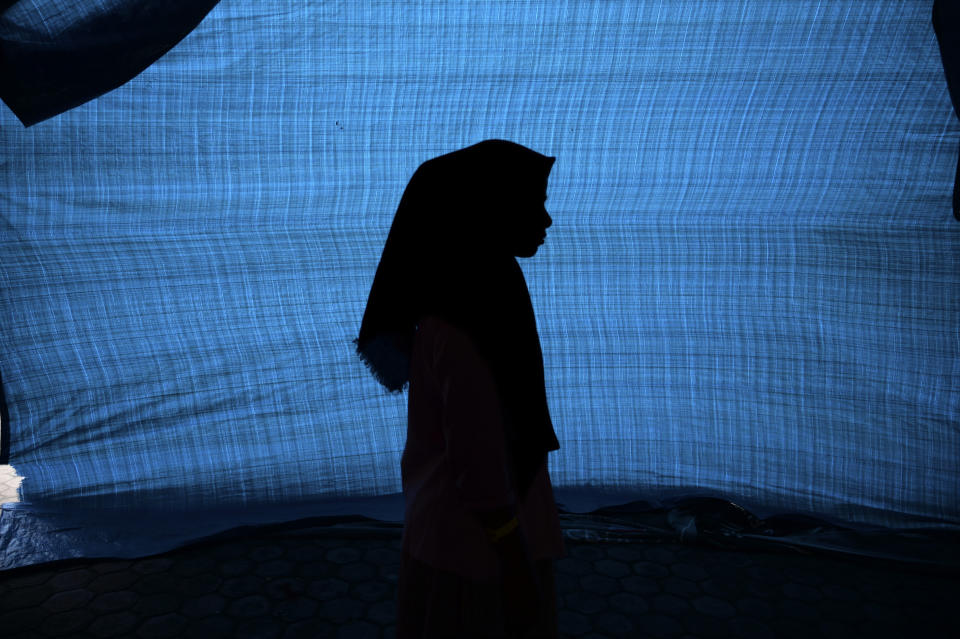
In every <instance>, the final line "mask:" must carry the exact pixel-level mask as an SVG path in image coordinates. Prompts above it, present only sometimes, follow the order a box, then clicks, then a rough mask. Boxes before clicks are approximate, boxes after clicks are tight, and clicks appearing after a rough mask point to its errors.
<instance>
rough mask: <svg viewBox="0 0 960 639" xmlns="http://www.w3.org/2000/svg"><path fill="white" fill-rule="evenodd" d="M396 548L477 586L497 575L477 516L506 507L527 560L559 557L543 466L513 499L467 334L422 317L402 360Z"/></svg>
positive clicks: (487, 381) (498, 426)
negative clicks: (406, 375) (400, 507)
mask: <svg viewBox="0 0 960 639" xmlns="http://www.w3.org/2000/svg"><path fill="white" fill-rule="evenodd" d="M400 470H401V476H402V479H403V493H404V498H405V501H406V507H405V513H404V528H403V540H402V542H401V543H402V548H403V550H404V551H405V552H407V553H409V554H410V555H412V556H413V557H415V558H416V559H419V560H420V561H422V562H425V563H427V564H429V565H431V566H435V567H437V568H440V569H443V570H449V571H451V572H455V573H457V574H461V575H465V576H468V577H470V578H473V579H476V580H492V579H496V578H498V577H499V576H500V567H499V561H498V559H497V556H496V554H495V552H494V549H493V547H492V546H491V545H490V542H489V540H488V539H487V536H486V533H485V532H484V531H483V528H482V526H481V525H480V522H479V520H478V519H477V517H476V515H475V514H474V513H475V511H477V510H487V509H493V508H501V507H505V506H515V507H516V509H517V515H518V518H519V520H520V529H521V530H522V531H523V534H524V536H525V538H526V542H527V548H528V550H529V552H530V556H531V558H533V559H540V558H544V557H562V556H563V555H564V554H565V550H564V545H563V536H562V531H561V529H560V520H559V516H558V513H557V508H556V504H555V503H554V500H553V488H552V487H551V485H550V475H549V473H548V472H547V464H546V463H544V464H543V465H542V466H541V467H540V470H539V471H538V473H537V475H536V477H535V478H534V482H533V485H532V486H531V489H530V491H529V492H528V494H527V497H526V500H525V501H523V502H522V503H518V501H517V497H516V492H515V490H514V488H513V486H512V485H511V483H510V476H509V473H508V471H507V460H506V447H505V438H504V433H503V418H502V415H501V408H500V401H499V398H498V396H497V391H496V382H495V380H494V377H493V373H492V371H491V370H490V368H489V366H488V365H487V364H486V362H485V361H484V360H483V358H482V357H481V356H480V354H479V353H478V351H477V349H476V348H475V346H474V345H473V343H472V342H471V340H470V338H469V336H468V335H467V334H466V333H464V332H463V331H461V330H459V329H457V328H456V327H454V326H452V325H451V324H449V323H447V322H445V321H443V320H442V319H440V318H436V317H427V318H424V319H423V321H422V322H421V323H420V326H419V328H418V331H417V335H416V337H415V339H414V344H413V350H412V355H411V362H410V395H409V402H408V407H407V442H406V446H405V447H404V451H403V457H402V458H401V461H400Z"/></svg>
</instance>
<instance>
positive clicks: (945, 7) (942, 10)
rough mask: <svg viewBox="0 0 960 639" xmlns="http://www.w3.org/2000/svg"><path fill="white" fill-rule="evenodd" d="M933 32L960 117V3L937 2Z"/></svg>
mask: <svg viewBox="0 0 960 639" xmlns="http://www.w3.org/2000/svg"><path fill="white" fill-rule="evenodd" d="M933 31H934V33H936V34H937V42H939V43H940V57H941V58H942V59H943V73H944V75H946V76H947V88H948V89H949V90H950V101H951V102H953V112H954V113H955V114H956V115H957V117H960V2H957V0H946V1H944V0H935V2H934V3H933ZM953 217H955V218H957V220H960V151H958V152H957V176H956V178H955V179H954V182H953Z"/></svg>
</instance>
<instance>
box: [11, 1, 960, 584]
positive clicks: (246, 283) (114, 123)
mask: <svg viewBox="0 0 960 639" xmlns="http://www.w3.org/2000/svg"><path fill="white" fill-rule="evenodd" d="M931 9H932V3H931V2H929V1H907V2H903V1H882V2H881V1H878V2H862V1H860V0H847V1H843V0H838V1H836V2H830V3H823V2H817V1H815V0H813V1H809V2H808V1H799V0H797V1H790V2H783V1H782V0H710V1H708V0H685V1H677V2H661V1H645V2H604V1H596V2H593V1H582V0H581V1H576V2H574V1H567V2H564V1H547V0H537V1H527V0H523V1H517V2H471V3H462V2H428V3H406V2H364V3H356V2H321V3H302V2H292V1H280V0H277V1H264V2H257V3H241V2H230V1H224V2H220V3H219V4H218V5H217V6H216V8H214V9H213V10H212V11H211V12H210V14H209V15H208V16H207V17H206V18H205V19H204V20H203V21H202V22H201V23H200V24H199V26H198V27H197V28H196V29H195V30H194V31H193V32H192V33H190V35H188V36H187V37H186V38H184V39H183V40H182V41H181V42H180V44H178V45H177V46H176V47H174V48H173V49H172V50H171V51H170V52H168V53H167V54H166V55H164V56H163V57H162V58H160V59H159V60H158V61H157V62H156V63H154V64H153V65H151V66H150V67H149V68H147V69H146V70H145V71H144V72H143V73H141V74H140V75H139V76H137V77H136V78H135V79H133V80H132V81H130V82H128V83H126V84H124V85H123V86H121V87H119V88H117V89H115V90H114V91H111V92H110V93H107V94H105V95H103V96H102V97H100V98H97V99H96V100H93V101H91V102H88V103H86V104H84V105H82V106H79V107H77V108H75V109H73V110H71V111H68V112H66V113H64V114H62V115H59V116H57V117H54V118H52V119H49V120H46V121H44V122H41V123H39V124H36V125H34V126H32V127H30V128H24V127H23V126H22V125H21V124H20V122H18V120H17V119H16V117H15V116H14V115H13V114H12V113H10V112H9V111H6V110H3V111H2V112H0V256H2V259H0V374H2V390H3V395H4V399H5V405H6V414H5V415H4V417H5V422H4V425H3V428H4V429H7V433H6V434H7V437H8V443H9V445H8V453H9V462H10V464H12V465H13V466H14V467H15V469H16V470H17V472H18V474H20V475H21V476H23V477H24V480H23V483H22V485H21V487H20V492H21V495H20V497H21V501H22V502H23V503H21V504H20V505H19V506H18V507H17V508H13V507H8V508H6V509H5V510H4V512H3V516H2V518H0V540H3V541H2V542H0V543H4V544H7V545H8V546H9V544H11V543H13V542H12V541H10V540H13V539H18V540H20V541H19V542H18V544H19V545H18V546H17V552H15V553H13V552H10V553H7V554H5V555H3V557H4V559H3V563H2V565H0V568H10V567H14V566H16V565H27V564H31V563H38V562H40V561H47V560H49V559H51V558H55V557H56V556H70V553H72V554H73V556H90V555H91V554H94V556H95V553H97V552H101V550H98V548H102V547H103V545H102V544H101V546H97V543H99V542H98V541H97V540H98V539H99V540H100V541H102V535H103V534H104V533H102V531H101V530H100V529H98V528H97V525H98V524H97V521H98V518H99V520H100V521H107V520H108V519H109V517H108V516H107V515H106V514H103V515H102V516H101V515H98V514H97V513H98V512H99V513H104V512H106V511H110V512H112V513H124V512H134V511H137V512H143V513H148V514H149V513H152V515H150V516H152V517H154V518H155V519H163V520H164V521H165V522H167V525H169V526H172V527H175V528H177V531H176V534H175V535H173V536H171V537H163V536H161V535H153V536H151V535H152V534H153V533H152V532H151V530H150V524H149V521H150V519H149V517H148V516H147V515H144V517H143V518H137V517H127V518H126V521H125V522H123V525H124V526H127V528H126V529H124V530H123V531H121V532H113V533H110V535H111V537H110V539H109V543H108V544H107V546H109V547H110V548H112V549H113V550H114V551H115V552H116V553H117V554H119V553H121V552H127V553H142V554H144V555H146V554H151V553H153V552H160V551H162V550H165V549H168V548H171V547H173V546H175V545H177V544H179V543H183V541H184V540H185V539H188V538H190V537H191V536H199V535H200V531H199V529H200V527H201V526H200V525H199V524H198V525H197V526H196V527H192V522H197V521H199V519H196V518H195V519H191V515H190V513H206V514H208V515H207V516H208V518H209V517H214V516H213V515H209V513H214V512H222V513H223V514H222V515H216V516H215V519H214V521H213V524H211V526H212V527H213V528H219V529H221V530H226V529H228V528H230V527H232V526H236V525H240V524H241V523H244V521H245V519H244V518H245V517H254V518H256V517H260V518H264V517H266V518H270V519H272V520H273V521H282V520H283V519H284V518H293V516H294V514H295V513H301V512H303V509H304V508H307V509H308V510H309V512H312V513H313V514H314V515H317V516H320V515H324V514H328V513H329V514H336V513H339V512H341V511H342V510H343V508H344V507H345V506H344V504H350V506H349V508H350V509H352V510H353V511H354V512H355V513H356V514H361V515H369V516H372V517H382V518H384V519H390V517H388V516H387V515H388V514H389V513H386V511H384V508H383V506H382V505H383V503H384V500H389V499H392V500H393V501H392V502H391V503H392V504H393V506H392V507H391V508H392V510H390V513H392V517H393V518H394V519H396V518H402V499H401V498H400V495H399V493H400V488H401V486H400V470H399V459H400V454H401V452H402V450H403V444H404V438H405V428H406V396H405V395H388V394H387V393H386V391H385V390H384V389H383V388H382V387H381V386H379V385H378V384H377V382H376V380H375V379H374V378H373V377H372V376H371V375H370V373H369V371H368V370H367V369H366V368H365V367H364V365H363V363H362V362H361V361H360V360H359V359H358V358H357V357H356V355H355V353H354V351H353V344H352V342H351V340H353V339H354V338H355V337H356V335H357V333H358V330H359V326H360V320H361V315H362V312H363V308H364V305H365V302H366V296H367V294H368V292H369V288H370V284H371V282H372V280H373V276H374V272H375V269H376V266H377V261H378V259H379V257H380V252H381V251H382V249H383V243H384V240H385V238H386V236H387V232H388V230H389V226H390V223H391V221H392V219H393V214H394V212H395V210H396V206H397V204H398V202H399V199H400V195H401V194H402V192H403V188H404V186H405V185H406V183H407V180H408V179H409V178H410V176H411V175H412V174H413V171H414V170H415V169H416V168H417V166H418V165H419V164H420V163H421V162H423V161H424V160H427V159H429V158H431V157H434V156H437V155H440V154H442V153H446V152H449V151H452V150H454V149H457V148H462V147H464V146H468V145H470V144H472V143H475V142H478V141H480V140H483V139H487V138H503V139H509V140H513V141H516V142H518V143H521V144H524V145H526V146H528V147H530V148H532V149H535V150H537V151H539V152H541V153H544V154H548V155H551V156H555V157H556V158H557V161H556V164H555V166H554V168H553V172H552V174H551V179H550V184H549V188H548V195H549V200H548V202H547V208H548V210H549V211H550V214H551V216H552V217H553V226H552V227H551V229H550V235H549V238H548V242H547V244H545V245H544V246H543V247H541V249H540V251H539V253H538V254H537V255H536V256H535V257H533V258H531V259H529V260H520V262H521V266H522V268H523V270H524V273H525V275H526V278H527V282H528V285H529V288H530V293H531V298H532V301H533V306H534V309H535V311H536V315H537V323H538V330H539V333H540V337H541V343H542V347H543V354H544V366H545V373H546V387H547V397H548V402H549V406H550V409H551V414H552V416H553V423H554V425H555V428H556V432H557V435H558V438H559V439H560V444H561V448H560V450H559V451H557V452H555V453H553V454H551V455H550V473H551V477H552V480H553V483H554V485H555V487H556V490H557V501H558V503H561V504H564V505H566V506H567V507H568V509H570V510H575V511H578V512H584V511H587V510H592V509H594V508H599V507H601V506H604V505H609V504H618V503H624V502H625V501H628V500H629V499H642V500H647V501H648V502H651V503H655V502H656V501H657V500H660V499H666V498H668V497H675V496H678V495H702V496H713V497H718V498H724V499H729V500H731V501H733V502H735V503H737V504H739V505H741V506H743V507H745V508H747V509H749V510H750V511H751V512H754V513H756V514H757V515H759V516H767V515H770V514H776V513H801V514H806V515H810V516H815V517H819V518H823V519H825V520H829V521H833V522H838V523H843V524H845V525H850V526H857V527H871V526H887V527H893V528H917V527H939V528H943V529H956V528H957V527H958V525H960V464H958V457H960V332H958V331H960V328H958V327H960V225H958V224H957V222H956V220H954V219H953V215H952V212H951V194H952V188H953V178H954V174H955V169H956V165H957V149H958V142H960V125H958V120H957V117H956V116H955V114H954V112H953V108H952V105H951V101H950V95H949V92H948V88H947V84H946V81H945V78H944V70H943V65H942V62H941V59H940V54H939V50H938V44H937V40H936V37H935V35H934V31H933V28H932V26H931ZM565 491H570V492H565ZM574 491H575V494H576V495H578V497H576V498H574V497H567V496H566V495H574ZM565 500H566V501H565ZM365 504H374V505H365ZM14 510H16V511H17V514H16V516H13V511H14ZM44 510H45V511H49V512H53V513H60V514H61V515H63V516H66V515H64V513H72V515H70V516H71V517H73V518H74V520H75V521H74V523H72V524H71V525H70V526H69V527H70V528H73V529H74V533H75V534H74V533H71V534H74V536H73V538H72V539H73V540H72V541H71V543H70V544H66V545H63V544H61V545H57V544H56V543H53V542H51V541H50V540H49V539H50V538H47V541H46V542H44V541H43V539H44V538H45V537H44V536H45V535H48V534H49V535H55V534H56V533H54V532H43V531H55V530H64V529H65V528H66V527H59V528H58V527H56V526H53V527H50V526H47V527H44V526H45V525H46V524H43V525H41V524H40V523H38V522H41V521H46V520H43V515H41V511H44ZM158 513H159V515H158ZM242 513H247V514H246V515H244V514H242ZM267 513H269V514H267ZM55 516H60V515H55ZM297 516H299V515H297ZM121 519H122V518H121ZM31 522H33V523H31ZM204 525H206V524H204ZM31 526H34V527H33V528H31ZM204 530H205V532H209V530H210V529H204ZM138 531H139V533H138ZM98 535H101V536H100V537H98ZM24 540H27V541H24ZM41 547H43V548H47V550H40V548H41ZM51 548H52V550H50V549H51Z"/></svg>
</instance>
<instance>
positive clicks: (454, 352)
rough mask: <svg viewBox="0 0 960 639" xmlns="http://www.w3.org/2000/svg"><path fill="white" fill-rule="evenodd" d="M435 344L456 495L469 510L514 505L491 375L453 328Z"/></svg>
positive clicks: (469, 343) (447, 449)
mask: <svg viewBox="0 0 960 639" xmlns="http://www.w3.org/2000/svg"><path fill="white" fill-rule="evenodd" d="M437 347H438V348H437V360H436V362H437V363H436V369H435V370H436V373H437V377H438V380H439V385H440V393H441V398H442V401H443V414H442V424H443V436H444V440H445V442H446V451H447V458H448V460H449V462H450V466H451V468H452V469H453V478H454V485H455V486H456V488H457V491H458V494H459V496H460V499H461V501H462V502H463V504H464V505H465V506H466V507H467V508H468V509H470V510H486V509H491V508H500V507H504V506H514V505H515V504H516V497H515V495H514V492H513V489H512V488H511V486H510V478H509V475H508V473H507V457H506V443H505V439H504V432H503V417H502V413H501V405H500V399H499V397H498V395H497V389H496V382H495V380H494V377H493V373H492V371H491V370H490V367H489V366H488V365H487V363H486V361H485V360H484V359H483V358H482V357H481V356H480V353H479V352H478V351H477V349H476V348H475V347H474V345H473V343H472V341H471V339H470V337H469V336H468V335H467V334H466V333H464V332H462V331H461V330H459V329H457V328H456V327H452V326H451V327H449V329H448V330H447V331H445V332H444V335H443V337H442V338H441V339H440V340H438V344H437Z"/></svg>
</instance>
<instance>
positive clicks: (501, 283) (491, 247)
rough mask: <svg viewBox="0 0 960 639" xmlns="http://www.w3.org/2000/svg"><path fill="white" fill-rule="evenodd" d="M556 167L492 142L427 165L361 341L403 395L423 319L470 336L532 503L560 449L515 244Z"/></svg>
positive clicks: (396, 222)
mask: <svg viewBox="0 0 960 639" xmlns="http://www.w3.org/2000/svg"><path fill="white" fill-rule="evenodd" d="M554 160H555V158H552V157H548V156H544V155H541V154H540V153H537V152H535V151H532V150H530V149H528V148H526V147H523V146H520V145H519V144H515V143H513V142H507V141H504V140H486V141H484V142H480V143H478V144H474V145H473V146H470V147H467V148H465V149H460V150H459V151H454V152H452V153H448V154H446V155H442V156H440V157H437V158H433V159H432V160H428V161H426V162H424V163H423V164H421V165H420V167H419V168H418V169H417V171H416V172H415V173H414V175H413V177H412V178H411V179H410V182H409V183H408V184H407V188H406V189H405V190H404V193H403V197H402V198H401V199H400V205H399V207H398V208H397V212H396V215H395V216H394V219H393V224H392V226H391V227H390V233H389V235H388V236H387V241H386V245H385V246H384V249H383V254H382V255H381V258H380V264H379V265H378V266H377V271H376V275H375V276H374V280H373V286H372V287H371V289H370V296H369V298H368V299H367V307H366V310H365V311H364V314H363V321H362V322H361V327H360V335H359V337H358V338H357V339H355V340H353V342H354V344H356V350H357V354H358V355H359V356H360V358H361V359H362V360H363V361H364V363H365V364H366V365H367V366H368V367H369V368H370V370H371V372H372V373H373V374H374V376H375V377H376V379H377V381H378V382H380V383H381V384H382V385H383V386H384V387H385V388H386V389H387V390H389V391H391V392H399V391H402V389H403V388H404V386H405V385H406V384H407V383H408V381H409V376H410V353H411V350H412V346H413V338H414V335H415V332H416V329H417V324H418V323H419V320H420V318H421V317H424V316H426V315H437V316H440V317H442V318H443V319H445V320H446V321H448V322H449V323H451V324H453V325H454V326H456V327H458V328H460V329H461V330H463V331H464V332H466V333H467V334H468V335H469V336H470V337H471V338H472V339H473V341H474V343H475V345H476V347H477V350H478V352H479V353H480V355H481V356H482V357H483V358H484V360H485V361H486V362H487V363H488V364H489V365H490V368H491V370H492V371H493V374H494V377H495V379H496V381H497V389H498V392H499V396H500V398H501V403H502V405H503V407H504V429H505V435H506V439H507V448H508V453H509V457H510V459H511V473H512V475H513V477H514V478H515V480H516V485H517V487H518V490H519V493H520V496H521V498H522V496H524V495H525V494H526V491H527V489H528V488H529V485H530V483H531V481H532V479H533V476H534V474H535V473H536V471H537V469H538V467H539V465H540V463H541V462H542V461H543V459H544V457H545V456H546V453H547V452H549V451H552V450H558V449H559V448H560V444H559V442H558V441H557V438H556V434H555V433H554V430H553V424H552V422H551V420H550V412H549V408H548V407H547V400H546V390H545V387H544V376H543V354H542V351H541V349H540V338H539V335H538V334H537V327H536V318H535V317H534V313H533V306H532V304H531V301H530V294H529V291H528V290H527V284H526V280H525V279H524V276H523V271H522V270H520V266H519V264H517V261H516V258H515V257H514V255H513V254H512V253H511V250H510V248H509V242H507V241H506V238H508V237H510V236H511V235H510V231H511V230H513V228H514V227H515V223H514V220H513V216H514V215H523V214H524V212H525V211H524V210H523V207H524V205H525V202H526V201H528V200H526V199H525V198H527V197H528V195H529V194H531V193H536V192H537V189H539V192H541V193H542V192H543V190H544V188H545V186H546V180H547V177H548V176H549V174H550V169H551V168H552V166H553V163H554Z"/></svg>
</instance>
